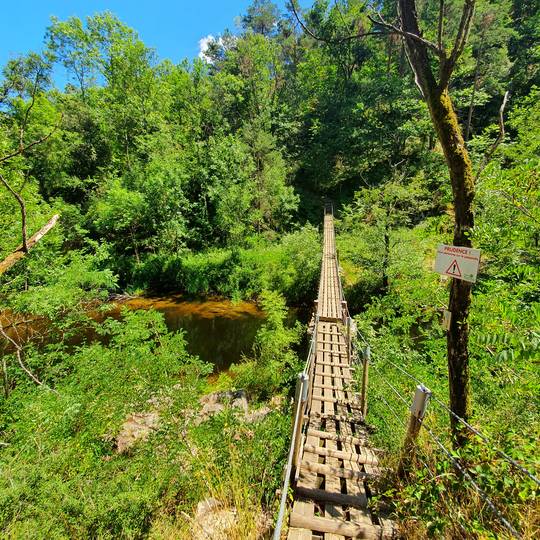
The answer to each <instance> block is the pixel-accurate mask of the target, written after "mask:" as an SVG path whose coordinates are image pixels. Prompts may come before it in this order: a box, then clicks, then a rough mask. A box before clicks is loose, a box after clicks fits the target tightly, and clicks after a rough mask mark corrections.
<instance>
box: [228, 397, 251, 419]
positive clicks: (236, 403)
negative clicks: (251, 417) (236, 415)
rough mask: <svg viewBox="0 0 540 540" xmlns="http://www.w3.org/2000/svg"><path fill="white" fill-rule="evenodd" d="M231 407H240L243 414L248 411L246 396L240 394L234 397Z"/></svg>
mask: <svg viewBox="0 0 540 540" xmlns="http://www.w3.org/2000/svg"><path fill="white" fill-rule="evenodd" d="M231 407H236V408H237V409H242V410H243V411H244V413H245V414H247V412H248V409H249V407H248V401H247V398H246V396H245V395H244V396H241V397H238V398H236V399H234V400H233V401H232V403H231Z"/></svg>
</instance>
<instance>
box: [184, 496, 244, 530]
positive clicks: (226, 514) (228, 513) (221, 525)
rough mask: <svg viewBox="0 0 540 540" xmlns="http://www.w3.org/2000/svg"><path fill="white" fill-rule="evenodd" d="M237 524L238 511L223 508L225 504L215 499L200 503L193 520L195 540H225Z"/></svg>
mask: <svg viewBox="0 0 540 540" xmlns="http://www.w3.org/2000/svg"><path fill="white" fill-rule="evenodd" d="M235 524H236V509H235V508H223V504H222V503H221V502H220V501H218V500H217V499H214V498H213V497H211V498H209V499H205V500H204V501H200V502H199V504H198V505H197V513H196V515H195V518H193V529H192V534H193V537H192V538H193V539H194V540H225V539H226V538H230V535H229V531H230V529H231V528H232V527H233V526H234V525H235Z"/></svg>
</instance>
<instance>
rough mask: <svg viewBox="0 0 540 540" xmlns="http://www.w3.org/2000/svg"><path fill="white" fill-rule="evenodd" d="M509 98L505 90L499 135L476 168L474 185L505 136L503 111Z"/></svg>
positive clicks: (508, 93) (500, 111)
mask: <svg viewBox="0 0 540 540" xmlns="http://www.w3.org/2000/svg"><path fill="white" fill-rule="evenodd" d="M509 96H510V91H509V90H507V91H506V92H505V93H504V98H503V101H502V104H501V107H500V109H499V135H498V136H497V138H496V139H495V142H494V143H493V144H492V145H491V147H490V148H489V150H488V151H487V152H486V153H485V155H484V159H483V160H482V163H481V165H480V167H479V168H478V171H477V172H476V175H475V177H474V183H475V184H476V183H477V182H478V179H479V178H480V175H481V174H482V173H483V172H484V169H485V168H486V167H487V165H488V163H489V162H490V161H491V158H492V157H493V154H494V153H495V150H497V147H498V146H499V144H501V142H502V140H503V139H504V136H505V131H504V109H505V107H506V103H507V101H508V98H509Z"/></svg>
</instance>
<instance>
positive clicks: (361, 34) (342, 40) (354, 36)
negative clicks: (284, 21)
mask: <svg viewBox="0 0 540 540" xmlns="http://www.w3.org/2000/svg"><path fill="white" fill-rule="evenodd" d="M290 6H291V9H292V11H293V14H294V17H295V18H296V20H297V22H298V24H299V25H300V26H301V27H302V30H304V32H305V33H306V34H307V35H308V36H310V37H312V38H313V39H315V40H317V41H322V42H324V43H330V44H334V45H340V44H342V43H345V42H347V41H351V40H353V39H358V38H362V37H367V36H376V37H381V36H386V35H388V34H387V33H383V32H379V31H370V32H359V33H357V34H351V35H349V36H343V37H340V38H325V37H322V36H318V35H317V34H315V32H313V30H311V29H310V28H309V27H308V26H307V25H306V23H304V21H302V19H301V18H300V16H299V15H298V11H297V9H296V5H295V1H294V0H292V1H291V3H290Z"/></svg>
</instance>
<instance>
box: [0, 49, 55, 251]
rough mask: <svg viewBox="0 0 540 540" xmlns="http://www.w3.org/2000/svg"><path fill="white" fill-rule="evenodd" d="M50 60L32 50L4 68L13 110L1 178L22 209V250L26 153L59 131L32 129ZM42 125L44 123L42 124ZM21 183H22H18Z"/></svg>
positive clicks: (24, 243) (0, 159)
mask: <svg viewBox="0 0 540 540" xmlns="http://www.w3.org/2000/svg"><path fill="white" fill-rule="evenodd" d="M50 70H51V66H50V64H49V63H48V62H47V61H46V60H45V59H44V58H43V57H42V56H40V55H38V54H35V53H31V54H29V55H27V56H26V57H19V58H17V59H16V60H11V61H10V62H8V64H7V66H6V68H5V69H4V73H3V75H4V82H3V85H2V95H3V101H7V102H8V106H9V108H10V111H11V114H10V115H8V116H7V117H5V118H4V119H5V123H6V125H5V127H6V132H7V138H6V139H4V140H2V141H0V142H1V143H2V147H4V148H3V150H5V153H4V155H0V182H1V183H2V185H3V186H4V187H5V188H6V189H7V190H8V191H9V193H10V194H11V195H12V196H13V197H14V198H15V200H16V201H17V204H18V205H19V208H20V212H21V241H22V250H23V252H25V253H26V252H27V251H28V245H27V237H28V233H27V211H26V203H25V200H24V198H23V191H24V189H25V187H26V185H27V183H28V180H29V178H30V175H29V167H28V165H27V164H26V163H25V156H26V154H27V153H28V152H29V151H30V150H31V149H33V148H34V147H36V146H38V145H40V144H42V143H43V142H45V141H46V140H47V139H48V138H49V137H50V136H51V135H52V134H53V133H54V131H56V129H57V127H58V124H57V125H56V126H54V127H52V128H49V129H48V131H46V132H45V133H43V131H41V132H39V133H32V135H33V138H32V140H31V141H28V133H29V131H31V129H30V128H31V127H32V128H33V127H34V126H31V124H30V120H31V113H32V111H33V109H34V108H35V106H36V104H37V102H38V101H39V100H40V96H41V94H42V93H43V92H44V90H45V88H46V87H47V85H48V84H49V77H50ZM39 128H41V129H42V126H39ZM16 183H18V184H19V185H16Z"/></svg>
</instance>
